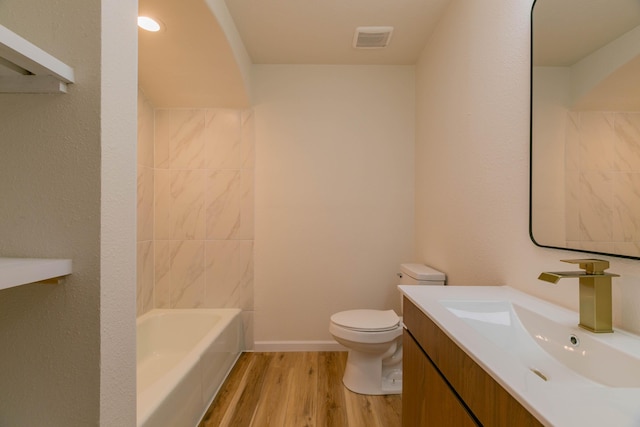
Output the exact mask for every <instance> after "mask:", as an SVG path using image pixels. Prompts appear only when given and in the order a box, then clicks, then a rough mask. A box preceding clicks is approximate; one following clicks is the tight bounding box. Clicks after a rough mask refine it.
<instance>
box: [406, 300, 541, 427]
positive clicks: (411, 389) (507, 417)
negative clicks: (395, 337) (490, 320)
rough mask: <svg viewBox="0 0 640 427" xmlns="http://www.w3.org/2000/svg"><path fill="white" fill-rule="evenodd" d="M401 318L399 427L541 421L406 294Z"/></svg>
mask: <svg viewBox="0 0 640 427" xmlns="http://www.w3.org/2000/svg"><path fill="white" fill-rule="evenodd" d="M403 321H404V324H405V327H406V330H405V331H404V337H403V345H404V349H403V364H402V369H403V375H402V377H403V378H402V383H403V388H402V425H403V427H418V426H435V427H442V426H455V427H459V426H461V427H466V426H487V427H502V426H504V427H529V426H531V427H534V426H542V424H541V423H540V422H539V421H538V420H537V419H536V418H535V417H534V416H533V415H532V414H531V413H529V411H527V410H526V409H525V408H524V407H523V406H522V405H521V404H520V403H519V402H518V401H517V400H515V399H514V398H513V397H512V396H511V395H510V394H509V393H508V392H507V391H506V390H505V389H504V388H502V386H501V385H500V384H498V383H497V382H496V381H495V380H494V379H493V378H492V377H491V376H490V375H489V374H487V373H486V372H485V371H484V370H483V369H482V368H481V367H480V366H479V365H478V364H477V363H475V362H474V361H473V359H471V358H470V357H469V356H468V355H467V354H466V353H465V352H464V351H463V350H462V349H460V348H459V347H458V346H457V344H456V343H455V342H453V341H452V340H451V339H450V338H449V337H448V336H447V335H446V334H445V333H444V332H443V331H442V330H441V329H440V328H439V327H438V326H437V325H436V324H435V323H433V321H432V320H431V319H429V317H427V316H426V315H425V314H424V313H423V312H422V311H420V309H419V308H418V307H416V306H415V305H414V304H413V303H412V302H411V301H409V300H408V299H407V298H404V317H403Z"/></svg>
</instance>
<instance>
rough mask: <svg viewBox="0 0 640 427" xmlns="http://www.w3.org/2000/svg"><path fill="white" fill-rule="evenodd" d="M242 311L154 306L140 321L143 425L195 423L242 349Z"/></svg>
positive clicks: (139, 377) (140, 412) (140, 424)
mask: <svg viewBox="0 0 640 427" xmlns="http://www.w3.org/2000/svg"><path fill="white" fill-rule="evenodd" d="M242 334H243V331H242V321H241V317H240V310H239V309H232V308H229V309H171V310H151V311H150V312H148V313H145V314H144V315H142V316H140V317H139V318H138V320H137V380H138V385H137V391H138V392H137V397H138V402H137V411H138V415H137V418H138V421H137V425H138V427H156V426H158V427H162V426H185V427H190V426H196V425H197V424H198V422H199V421H200V419H201V418H202V416H203V415H204V413H205V411H206V410H207V409H208V407H209V405H210V404H211V402H212V401H213V398H214V397H215V395H216V393H217V392H218V389H219V388H220V386H221V385H222V382H223V381H224V379H225V378H226V376H227V374H228V373H229V371H230V370H231V368H232V367H233V364H234V363H235V362H236V360H237V358H238V357H239V356H240V352H241V351H242V348H243V339H242Z"/></svg>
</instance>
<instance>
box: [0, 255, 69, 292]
mask: <svg viewBox="0 0 640 427" xmlns="http://www.w3.org/2000/svg"><path fill="white" fill-rule="evenodd" d="M69 274H71V260H70V259H43V258H0V289H6V288H12V287H14V286H20V285H25V284H27V283H34V282H41V281H44V280H50V279H55V278H58V277H63V276H66V275H69Z"/></svg>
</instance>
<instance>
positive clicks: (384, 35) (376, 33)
mask: <svg viewBox="0 0 640 427" xmlns="http://www.w3.org/2000/svg"><path fill="white" fill-rule="evenodd" d="M391 33H393V27H358V28H356V33H355V35H354V36H353V47H355V48H356V49H379V48H382V47H387V45H388V44H389V40H391Z"/></svg>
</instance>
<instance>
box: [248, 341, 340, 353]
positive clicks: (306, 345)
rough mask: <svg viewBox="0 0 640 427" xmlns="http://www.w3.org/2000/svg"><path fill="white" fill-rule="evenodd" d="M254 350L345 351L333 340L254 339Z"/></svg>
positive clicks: (266, 351) (267, 351)
mask: <svg viewBox="0 0 640 427" xmlns="http://www.w3.org/2000/svg"><path fill="white" fill-rule="evenodd" d="M249 351H254V352H265V353H269V352H276V351H347V349H346V348H345V347H344V346H342V345H340V344H338V343H337V342H335V341H256V342H255V343H253V349H252V350H249Z"/></svg>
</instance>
